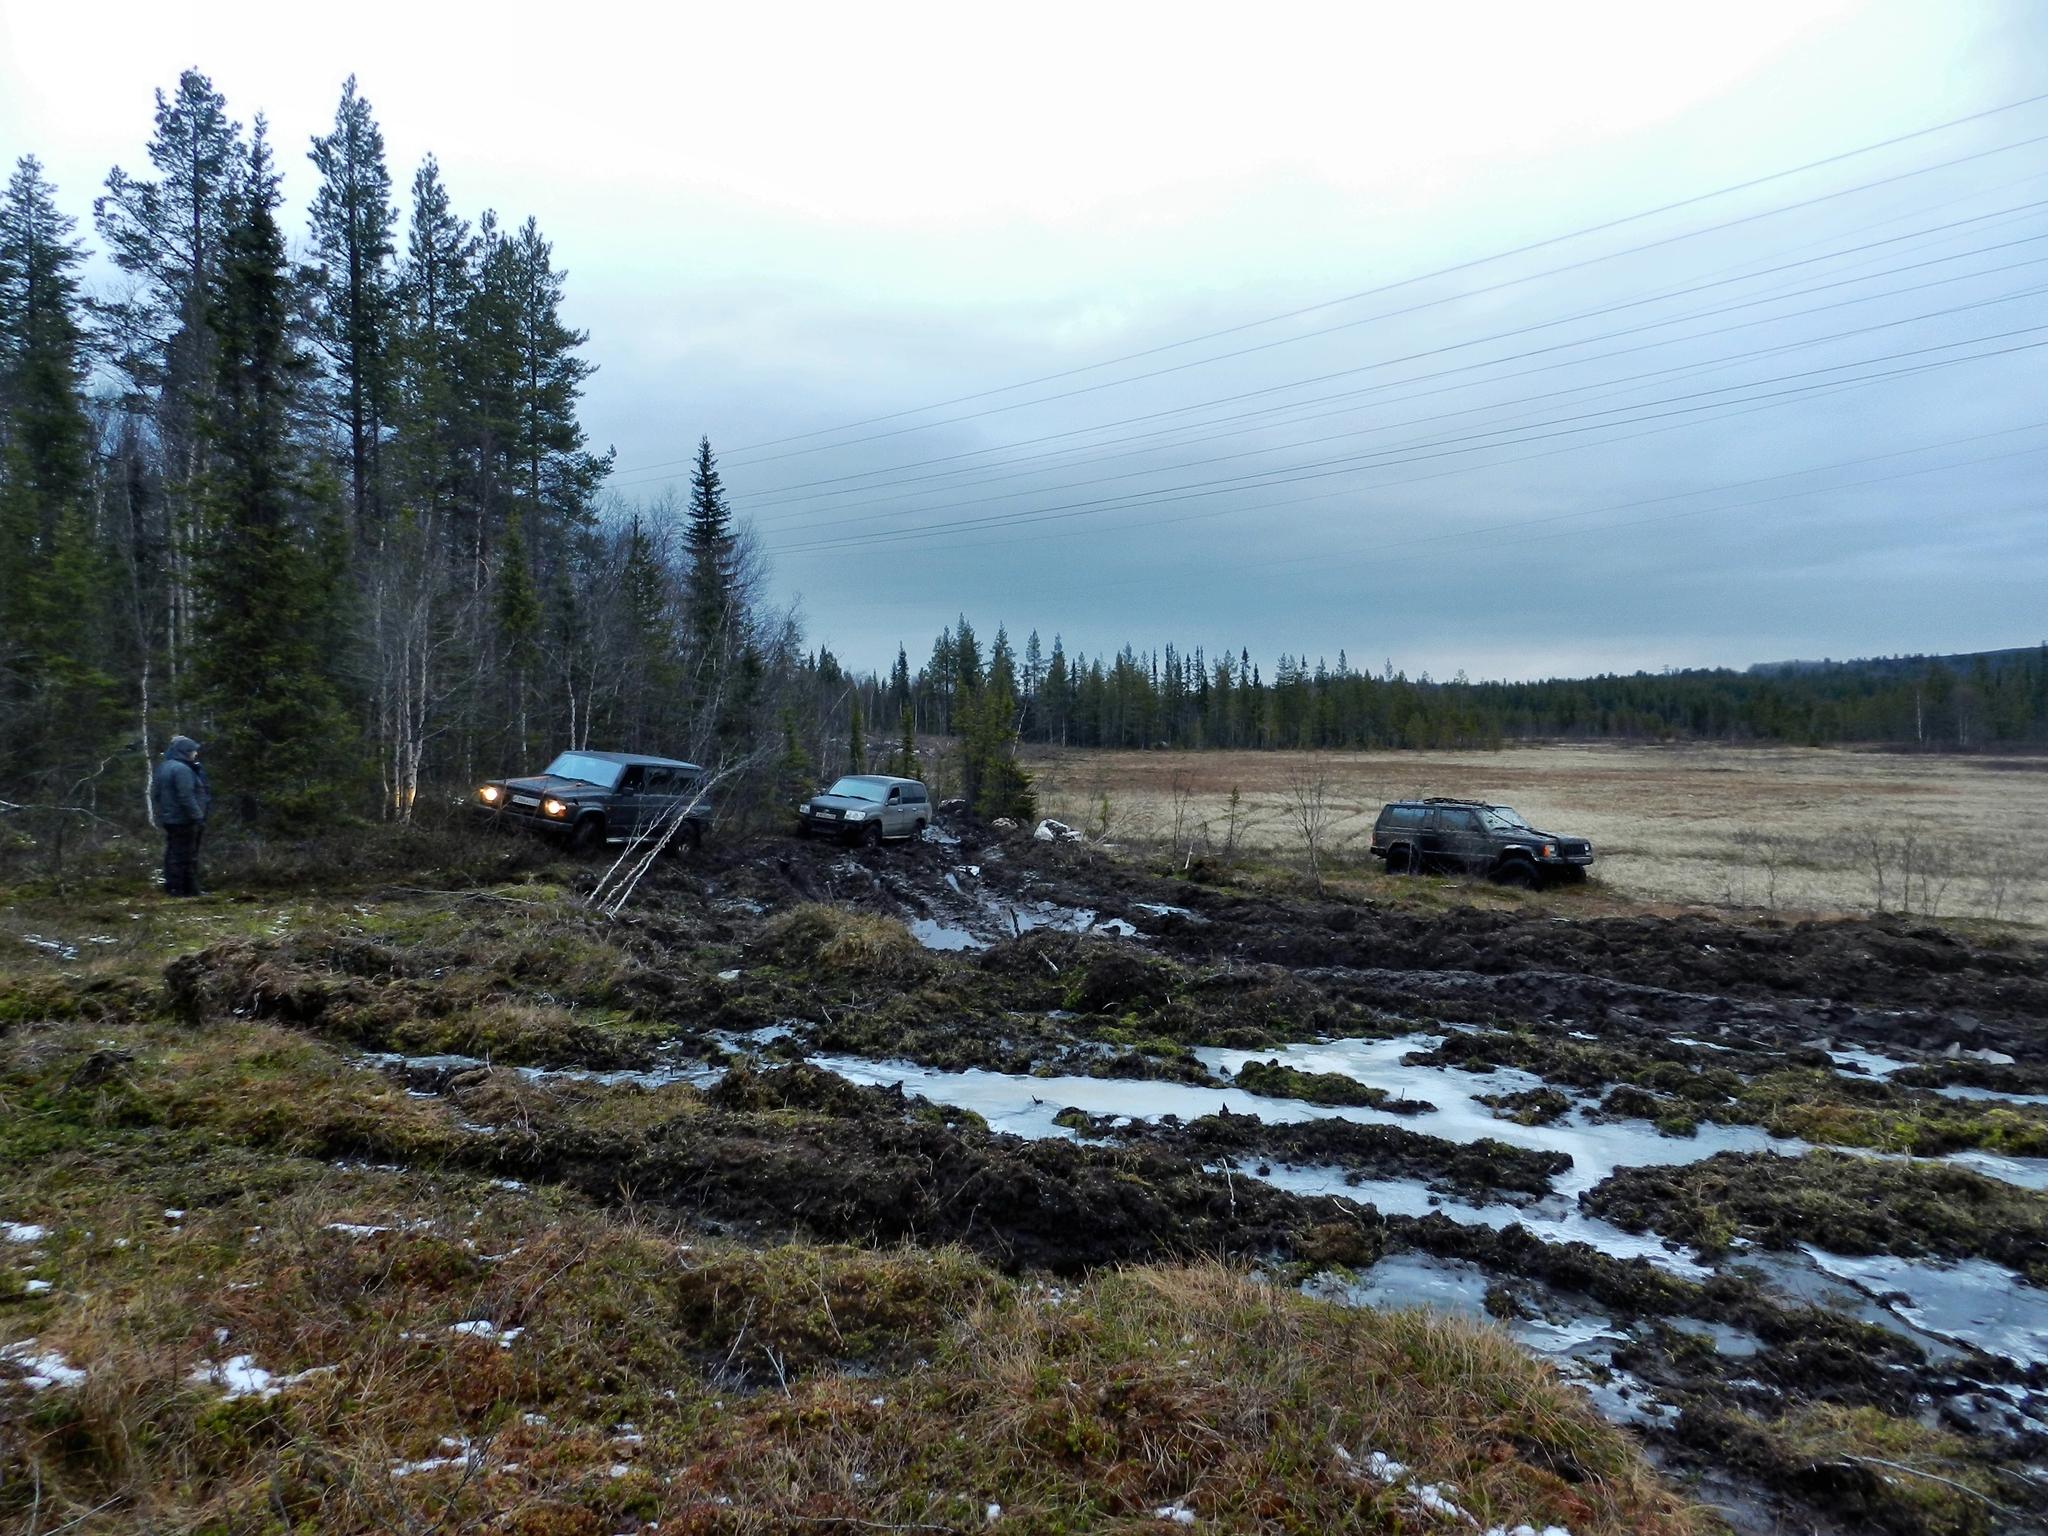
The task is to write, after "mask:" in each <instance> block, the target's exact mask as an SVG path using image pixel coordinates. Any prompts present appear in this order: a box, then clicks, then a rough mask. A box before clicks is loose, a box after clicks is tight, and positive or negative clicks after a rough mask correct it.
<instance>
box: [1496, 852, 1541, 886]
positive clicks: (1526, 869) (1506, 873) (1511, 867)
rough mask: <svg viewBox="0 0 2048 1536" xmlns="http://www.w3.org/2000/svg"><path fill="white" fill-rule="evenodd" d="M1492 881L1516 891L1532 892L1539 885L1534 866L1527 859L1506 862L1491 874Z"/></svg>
mask: <svg viewBox="0 0 2048 1536" xmlns="http://www.w3.org/2000/svg"><path fill="white" fill-rule="evenodd" d="M1493 881H1494V884H1496V885H1505V886H1507V887H1508V888H1509V889H1511V890H1517V891H1533V890H1535V889H1536V887H1537V886H1538V885H1539V884H1540V883H1541V880H1540V878H1539V877H1538V875H1537V873H1536V866H1535V865H1534V864H1531V863H1530V862H1529V861H1528V860H1527V859H1508V860H1506V861H1505V862H1503V863H1502V865H1501V866H1500V868H1498V869H1496V870H1495V871H1494V872H1493Z"/></svg>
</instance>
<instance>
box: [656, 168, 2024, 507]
mask: <svg viewBox="0 0 2048 1536" xmlns="http://www.w3.org/2000/svg"><path fill="white" fill-rule="evenodd" d="M2027 179H2032V178H2031V177H2029V178H2027ZM2044 207H2048V199H2044V200H2036V201H2033V202H2028V203H2021V204H2016V205H2012V206H2009V207H2005V208H1999V209H1994V210H1992V211H1991V212H1989V213H1984V214H1977V215H1972V216H1970V217H1969V218H1964V219H1956V220H1951V221H1949V222H1947V223H1944V224H1939V225H1933V226H1926V227H1923V228H1919V229H1915V230H1909V231H1907V232H1906V233H1904V234H1901V235H1895V236H1890V237H1887V238H1886V239H1883V240H1877V241H1870V242H1867V243H1865V244H1863V245H1858V246H1850V247H1847V248H1843V249H1838V250H1833V251H1827V252H1823V253H1821V254H1820V255H1817V256H1809V257H1803V258H1800V259H1799V260H1796V261H1791V262H1786V263H1783V264H1781V265H1779V266H1775V267H1767V268H1764V269H1762V270H1746V271H1741V272H1738V273H1736V274H1734V275H1731V276H1723V277H1717V278H1715V279H1713V280H1711V281H1708V282H1704V283H1697V284H1694V285H1692V286H1689V287H1684V288H1677V289H1667V290H1663V291H1660V292H1657V293H1653V294H1648V295H1643V296H1639V297H1637V298H1632V299H1627V300H1623V301H1621V302H1619V303H1616V304H1610V305H1604V306H1601V307H1599V308H1595V309H1590V310H1581V311H1578V312H1576V313H1573V314H1569V315H1562V316H1556V317H1553V318H1551V319H1547V320H1540V321H1536V322H1532V323H1530V324H1527V325H1522V326H1516V327H1511V328H1509V329H1507V330H1504V331H1496V332H1491V333H1489V334H1487V335H1484V336H1477V337H1470V338H1467V339H1465V340H1462V341H1457V342H1450V343H1446V344H1444V345H1443V346H1440V347H1434V348H1429V349H1426V350H1424V351H1421V352H1416V353H1411V354H1407V355H1405V356H1403V357H1396V358H1386V359H1381V360H1378V361H1375V362H1372V363H1366V364H1361V365H1359V366H1357V367H1353V368H1346V369H1340V370H1337V371H1335V372H1332V373H1327V374H1320V375H1315V376H1312V377H1310V378H1306V379H1299V380H1289V381H1287V382H1284V383H1281V384H1274V385H1266V386H1262V387H1260V388H1258V389H1255V390H1246V391H1241V392H1239V393H1237V394H1232V395H1225V396H1220V397H1216V398H1212V399H1210V400H1207V401H1199V402H1195V403H1193V404H1190V405H1181V406H1173V407H1170V408H1167V409H1164V410H1160V411H1152V412H1146V413H1143V414H1140V415H1137V416H1132V417H1126V418H1123V419H1121V420H1118V421H1114V422H1108V423H1100V424H1096V425H1091V426H1085V427H1075V428H1069V429H1067V430H1064V431H1061V432H1055V433H1047V434H1043V435H1041V436H1040V437H1036V438H1027V439H1024V440H1022V441H1019V442H1012V443H1007V444H994V445H989V446H986V447H980V448H972V449H966V450H962V451H961V452H958V453H954V454H945V455H940V456H937V457H935V458H931V459H923V460H913V461H912V462H910V463H908V464H898V465H891V466H885V467H882V468H879V469H872V470H859V471H854V472H851V473H849V474H845V475H831V476H825V477H823V478H821V479H818V480H812V481H799V482H796V483H794V484H791V485H786V486H774V487H769V488H767V489H765V490H763V491H761V492H759V493H757V494H755V495H754V496H752V497H750V498H749V500H750V502H751V503H752V505H753V506H755V507H759V506H761V505H763V504H764V502H763V498H764V497H766V498H774V497H777V496H782V495H784V494H785V493H790V492H799V491H807V490H813V489H821V488H828V487H832V486H836V485H840V484H842V483H845V484H849V485H850V484H852V483H853V482H857V481H862V480H873V479H878V478H883V477H888V476H894V475H899V474H902V473H903V472H905V471H907V470H912V469H921V468H927V467H932V466H936V465H942V464H946V463H951V462H954V461H957V460H961V459H969V458H979V457H987V456H991V455H995V454H1000V453H1004V452H1007V451H1010V450H1013V449H1016V448H1022V447H1031V446H1035V445H1037V444H1039V443H1042V442H1051V441H1057V440H1060V439H1063V438H1069V437H1078V436H1086V435H1089V434H1092V433H1097V432H1103V431H1110V430H1114V429H1115V428H1117V427H1122V426H1128V425H1134V424H1138V423H1142V422H1147V421H1154V420H1158V419H1160V418H1162V417H1169V416H1176V415H1185V414H1188V413H1190V412H1193V411H1199V410H1204V409H1210V408H1213V407H1215V406H1219V405H1228V404H1235V403H1238V402H1240V401H1243V400H1249V399H1256V398H1260V397H1262V396H1266V395H1271V394H1280V393H1285V392H1287V391H1290V390H1295V389H1301V388H1308V387H1311V386H1313V385H1315V384H1321V383H1328V382H1331V381H1334V380H1336V379H1341V378H1348V377H1351V376H1354V375H1356V374H1358V373H1363V372H1371V371H1374V370H1377V369H1380V368H1384V367H1392V366H1397V365H1398V364H1400V363H1402V362H1406V361H1414V360H1417V359H1421V358H1427V357H1432V356H1438V355H1442V354H1444V353H1447V352H1454V351H1458V350H1462V349H1465V348H1469V347H1475V346H1483V345H1485V344H1487V343H1488V342H1491V341H1500V340H1507V339H1512V338H1514V337H1517V336H1523V335H1529V334H1533V333H1535V332H1538V331H1542V330H1546V329H1552V328H1555V327H1557V326H1561V325H1568V324H1572V323H1574V322H1576V321H1580V320H1585V319H1595V318H1599V317H1602V316H1605V315H1610V314H1616V313H1620V312H1622V311H1625V310H1629V309H1635V308H1642V307H1644V306H1646V305H1650V304H1656V303H1664V302H1668V301H1670V300H1673V299H1678V298H1685V297H1690V296H1693V295H1696V294H1699V293H1704V292H1708V291H1710V290H1712V289H1715V288H1721V287H1727V286H1731V285H1733V284H1735V283H1741V282H1751V281H1756V280H1759V279H1763V278H1768V277H1772V276H1778V275H1782V274H1785V273H1788V272H1791V271H1793V270H1796V269H1797V268H1800V267H1803V266H1811V265H1814V264H1816V263H1818V262H1822V261H1830V260H1839V259H1842V258H1845V257H1851V256H1855V255H1860V254H1864V253H1867V252H1870V251H1874V250H1878V249H1881V248H1883V247H1885V246H1889V245H1894V244H1899V243H1902V242H1906V241H1911V240H1916V239H1926V238H1929V237H1933V236H1939V235H1941V234H1945V233H1951V232H1954V231H1957V230H1960V229H1963V228H1966V227H1968V226H1970V225H1973V224H1981V223H1985V222H1988V221H1992V220H1997V219H2011V218H2015V217H2019V216H2022V215H2024V214H2026V213H2030V212H2034V211H2037V210H2039V209H2041V208H2044ZM2040 238H2043V236H2039V235H2034V236H2028V237H2025V239H2026V240H2034V239H2040ZM2015 243H2025V241H2021V242H2005V243H2003V244H2000V245H1992V246H1982V247H1975V248H1973V249H1971V250H1969V251H1964V252H1956V253H1951V254H1949V255H1947V256H1942V257H1937V258H1933V259H1932V261H1930V262H1928V263H1915V264H1910V265H1908V266H1905V267H1893V268H1888V269H1884V270H1883V271H1880V272H1876V273H1860V274H1853V275H1850V276H1847V277H1842V278H1839V279H1837V280H1836V282H1835V284H1830V285H1822V286H1821V287H1820V288H1814V289H1809V290H1805V291H1806V292H1818V291H1822V289H1823V288H1825V287H1828V286H1836V285H1846V284H1848V283H1853V282H1859V281H1869V280H1872V279H1873V278H1876V277H1882V276H1888V275H1894V274H1896V273H1898V272H1901V271H1910V270H1914V269H1915V268H1916V267H1917V266H1920V265H1932V264H1936V263H1939V262H1943V261H1952V260H1962V259H1965V258H1967V257H1968V256H1970V255H1977V254H1983V253H1985V252H1987V251H1992V250H1999V249H2004V248H2005V247H2006V246H2007V245H2010V244H2015ZM1780 296H1785V295H1780ZM1772 297H1774V296H1772V295H1765V296H1763V297H1760V298H1759V299H1756V300H1752V301H1746V302H1750V303H1765V302H1770V300H1771V298H1772ZM1699 313H1700V312H1695V313H1694V315H1693V316H1692V318H1697V317H1698V314H1699ZM1705 313H1713V311H1707V312H1705ZM1685 318H1688V317H1686V316H1676V317H1672V318H1671V319H1668V320H1663V321H1655V322H1650V325H1651V326H1653V327H1654V326H1657V325H1665V324H1676V323H1679V322H1680V321H1681V320H1683V319H1685ZM1611 334H1613V335H1624V334H1629V332H1626V331H1618V332H1614V333H1611ZM1569 344H1570V343H1564V344H1562V345H1569ZM1496 361H1497V360H1496ZM1470 366H1473V367H1479V366H1485V364H1484V363H1478V364H1472V365H1470ZM1319 398H1320V399H1322V400H1329V399H1338V398H1343V397H1342V396H1341V395H1332V396H1323V397H1319ZM1313 403H1318V402H1317V401H1307V402H1295V404H1313ZM1288 408H1292V407H1291V406H1276V407H1271V408H1269V409H1274V410H1279V409H1288ZM1220 419H1221V420H1226V421H1227V420H1234V419H1239V418H1237V417H1224V418H1220ZM1117 440H1118V439H1111V441H1117ZM1088 446H1092V447H1099V446H1102V444H1099V443H1098V444H1092V445H1088ZM1005 462H1006V463H1015V462H1018V461H1017V460H1014V459H1012V460H1007V461H1005ZM658 478H661V479H667V478H671V477H668V476H661V477H658ZM644 483H650V482H647V481H639V480H627V481H622V482H618V484H619V485H620V486H621V487H630V486H633V485H637V484H644ZM765 504H766V505H769V506H774V505H779V504H781V503H779V502H776V501H773V500H769V501H767V502H766V503H765Z"/></svg>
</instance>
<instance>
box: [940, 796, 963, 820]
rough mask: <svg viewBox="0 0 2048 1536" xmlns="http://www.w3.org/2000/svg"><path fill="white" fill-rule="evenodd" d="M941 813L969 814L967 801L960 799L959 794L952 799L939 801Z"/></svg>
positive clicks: (950, 814)
mask: <svg viewBox="0 0 2048 1536" xmlns="http://www.w3.org/2000/svg"><path fill="white" fill-rule="evenodd" d="M939 814H940V815H941V816H964V815H966V814H967V802H966V801H965V800H962V799H960V798H959V797H958V796H957V795H956V796H955V797H954V798H953V799H951V800H941V801H940V802H939Z"/></svg>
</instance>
